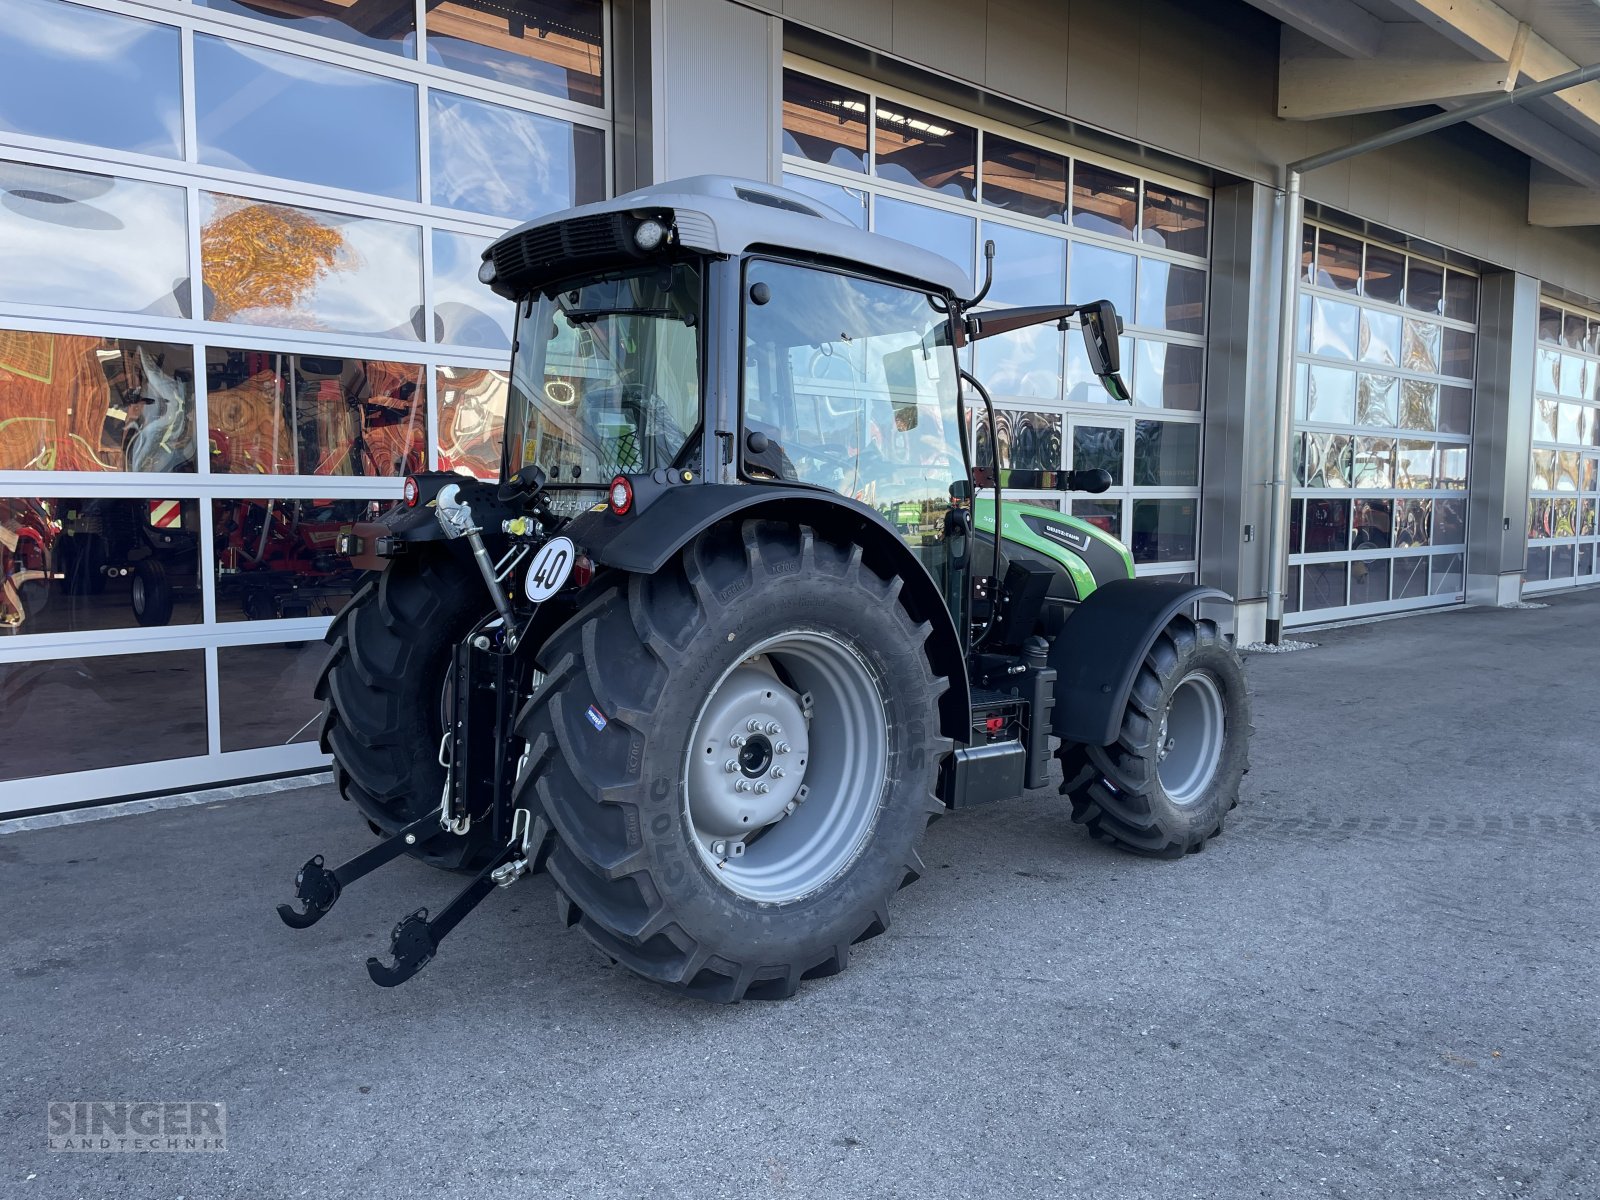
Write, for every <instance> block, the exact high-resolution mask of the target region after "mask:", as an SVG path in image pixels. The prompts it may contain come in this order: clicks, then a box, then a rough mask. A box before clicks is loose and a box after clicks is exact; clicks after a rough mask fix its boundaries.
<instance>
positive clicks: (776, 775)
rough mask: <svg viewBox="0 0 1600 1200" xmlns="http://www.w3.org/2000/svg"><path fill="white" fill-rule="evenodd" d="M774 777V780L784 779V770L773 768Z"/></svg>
mask: <svg viewBox="0 0 1600 1200" xmlns="http://www.w3.org/2000/svg"><path fill="white" fill-rule="evenodd" d="M772 777H773V778H774V779H782V778H783V768H782V767H773V768H772Z"/></svg>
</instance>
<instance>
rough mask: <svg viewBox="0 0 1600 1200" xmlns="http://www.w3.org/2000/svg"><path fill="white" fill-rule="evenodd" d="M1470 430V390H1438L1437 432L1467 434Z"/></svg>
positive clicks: (1448, 388)
mask: <svg viewBox="0 0 1600 1200" xmlns="http://www.w3.org/2000/svg"><path fill="white" fill-rule="evenodd" d="M1471 429H1472V390H1471V389H1470V388H1462V387H1441V388H1440V389H1439V432H1440V433H1468V432H1470V431H1471Z"/></svg>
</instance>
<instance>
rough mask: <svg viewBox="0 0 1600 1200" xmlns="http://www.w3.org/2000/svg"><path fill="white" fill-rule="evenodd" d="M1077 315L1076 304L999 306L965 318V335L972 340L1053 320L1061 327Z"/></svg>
mask: <svg viewBox="0 0 1600 1200" xmlns="http://www.w3.org/2000/svg"><path fill="white" fill-rule="evenodd" d="M1077 315H1078V305H1076V304H1036V305H1032V306H1030V307H1028V308H1001V309H996V310H995V311H993V312H986V313H979V314H977V315H976V316H970V317H968V318H967V337H968V338H970V339H971V340H972V341H977V340H979V339H980V338H986V337H994V336H995V335H996V334H1001V333H1010V332H1012V331H1013V330H1016V329H1026V328H1028V326H1030V325H1043V324H1044V323H1045V322H1047V321H1055V322H1056V323H1058V324H1059V325H1061V326H1062V327H1063V328H1064V327H1065V325H1066V322H1067V321H1068V320H1070V319H1071V318H1073V317H1075V316H1077Z"/></svg>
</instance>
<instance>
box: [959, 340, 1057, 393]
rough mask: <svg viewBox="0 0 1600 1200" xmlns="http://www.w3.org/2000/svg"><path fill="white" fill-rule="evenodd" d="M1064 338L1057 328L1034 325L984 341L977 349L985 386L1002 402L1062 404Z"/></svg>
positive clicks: (978, 364) (979, 369) (980, 371)
mask: <svg viewBox="0 0 1600 1200" xmlns="http://www.w3.org/2000/svg"><path fill="white" fill-rule="evenodd" d="M1067 336H1069V337H1071V336H1075V334H1068V335H1067ZM1061 338H1062V334H1061V332H1060V331H1059V330H1057V329H1056V327H1055V326H1054V325H1033V326H1030V327H1028V328H1026V329H1017V330H1013V331H1012V332H1011V333H1002V334H997V335H995V336H994V337H989V338H984V339H983V341H981V342H979V343H978V349H977V354H978V360H977V367H978V371H979V373H980V377H981V378H982V380H983V382H984V385H985V386H986V387H988V389H989V390H990V391H991V392H992V393H993V394H994V395H995V396H997V397H999V398H1001V399H1007V398H1011V397H1026V398H1029V399H1034V400H1059V399H1060V398H1061Z"/></svg>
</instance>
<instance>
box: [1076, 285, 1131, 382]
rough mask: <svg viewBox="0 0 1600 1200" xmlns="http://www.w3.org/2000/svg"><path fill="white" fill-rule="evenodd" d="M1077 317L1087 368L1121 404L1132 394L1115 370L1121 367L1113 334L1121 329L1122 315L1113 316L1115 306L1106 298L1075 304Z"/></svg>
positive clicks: (1117, 345)
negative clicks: (1085, 351)
mask: <svg viewBox="0 0 1600 1200" xmlns="http://www.w3.org/2000/svg"><path fill="white" fill-rule="evenodd" d="M1078 320H1079V322H1081V324H1082V325H1083V345H1084V349H1085V350H1087V351H1088V354H1089V369H1090V370H1091V371H1093V372H1094V373H1095V375H1096V376H1098V377H1099V379H1100V382H1101V384H1103V385H1104V387H1105V389H1106V391H1107V392H1109V393H1110V394H1111V396H1112V398H1113V399H1116V400H1120V401H1122V402H1123V403H1124V404H1126V403H1128V402H1130V401H1131V400H1132V399H1133V396H1132V395H1131V394H1130V393H1129V391H1128V385H1127V384H1125V383H1123V382H1122V376H1121V375H1120V374H1119V373H1118V372H1120V371H1121V369H1122V348H1121V345H1120V343H1119V342H1118V341H1117V338H1118V337H1119V335H1120V334H1121V333H1122V318H1121V317H1119V316H1117V306H1116V305H1114V304H1112V303H1111V301H1109V300H1096V301H1095V302H1094V303H1093V304H1084V305H1081V306H1079V308H1078Z"/></svg>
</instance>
